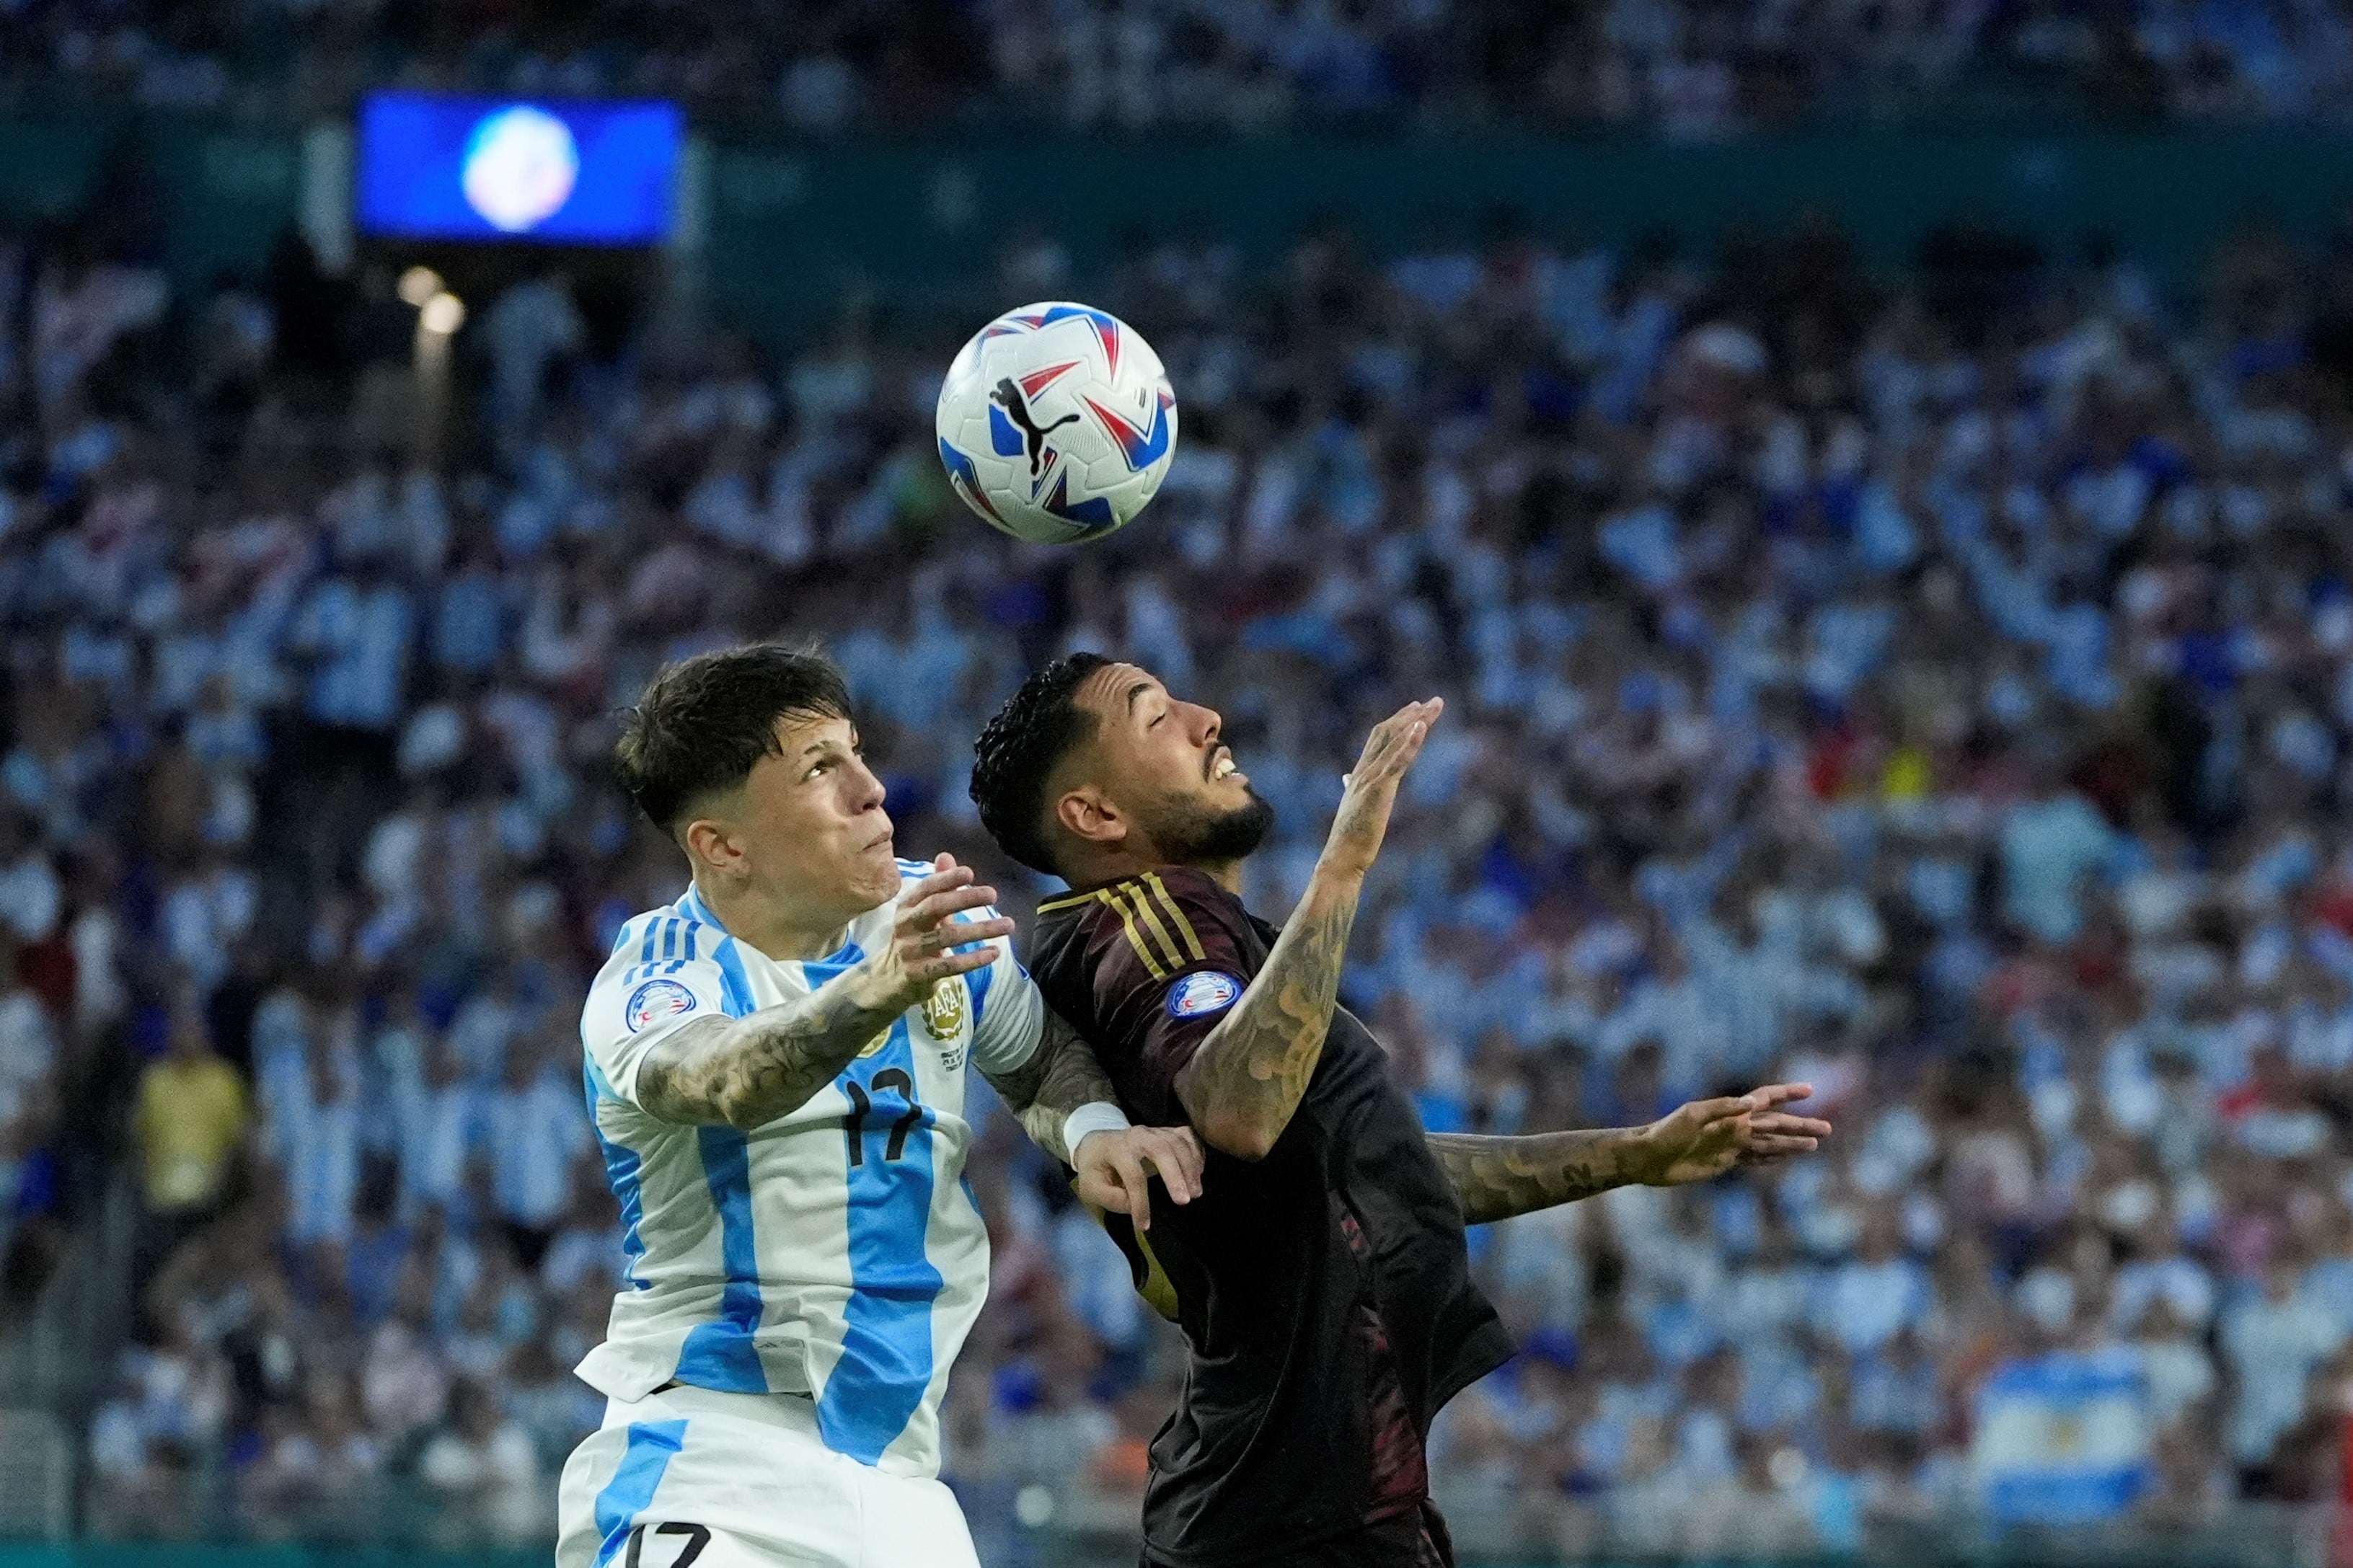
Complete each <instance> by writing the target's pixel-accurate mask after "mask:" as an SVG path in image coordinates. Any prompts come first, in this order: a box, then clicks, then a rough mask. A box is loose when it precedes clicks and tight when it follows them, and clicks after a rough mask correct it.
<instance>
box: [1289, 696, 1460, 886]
mask: <svg viewBox="0 0 2353 1568" xmlns="http://www.w3.org/2000/svg"><path fill="white" fill-rule="evenodd" d="M1444 711H1446V701H1445V699H1443V698H1440V697H1433V698H1431V699H1430V700H1429V701H1427V702H1409V703H1407V704H1406V705H1405V706H1404V707H1402V708H1400V709H1398V710H1397V711H1396V712H1394V713H1392V714H1390V715H1389V716H1388V718H1386V719H1384V720H1382V721H1380V722H1379V723H1377V724H1376V725H1374V726H1373V732H1372V733H1371V734H1370V735H1368V736H1366V738H1365V750H1364V752H1363V753H1362V754H1361V755H1359V756H1358V757H1357V758H1356V769H1355V771H1353V772H1352V773H1349V774H1348V775H1347V776H1346V777H1345V778H1344V779H1342V780H1341V781H1340V782H1341V783H1342V784H1343V785H1345V789H1344V791H1343V793H1342V794H1341V796H1340V810H1339V813H1338V815H1337V816H1334V817H1333V818H1332V831H1331V833H1330V834H1329V835H1328V836H1327V837H1325V838H1324V854H1323V857H1322V858H1320V859H1319V860H1317V861H1316V863H1315V866H1316V869H1317V870H1319V871H1330V872H1332V873H1334V874H1335V875H1338V876H1344V877H1362V876H1364V875H1365V873H1366V872H1367V871H1369V870H1371V869H1372V868H1373V861H1374V860H1375V859H1376V858H1378V857H1379V855H1380V852H1381V840H1382V838H1383V837H1385V836H1386V835H1387V834H1388V830H1389V808H1390V807H1391V806H1393V805H1396V804H1397V792H1398V784H1399V783H1401V782H1402V781H1403V780H1404V778H1405V771H1406V769H1408V768H1409V767H1411V766H1412V765H1413V760H1414V758H1416V757H1418V756H1419V755H1421V743H1422V742H1423V741H1425V740H1427V739H1429V737H1430V726H1431V725H1433V724H1435V723H1437V722H1438V716H1439V715H1440V713H1443V712H1444Z"/></svg>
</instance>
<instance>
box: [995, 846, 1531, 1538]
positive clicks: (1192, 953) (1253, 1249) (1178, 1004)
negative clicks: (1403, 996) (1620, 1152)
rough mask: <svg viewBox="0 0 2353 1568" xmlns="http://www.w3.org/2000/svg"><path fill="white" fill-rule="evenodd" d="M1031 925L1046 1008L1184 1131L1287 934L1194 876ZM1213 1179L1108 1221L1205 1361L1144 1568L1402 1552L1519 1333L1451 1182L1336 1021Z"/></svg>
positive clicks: (1121, 1083)
mask: <svg viewBox="0 0 2353 1568" xmlns="http://www.w3.org/2000/svg"><path fill="white" fill-rule="evenodd" d="M1038 916H1039V918H1038V921H1037V923H1036V925H1035V927H1034V928H1033V931H1034V945H1033V949H1032V952H1031V953H1030V959H1029V965H1030V970H1031V972H1032V973H1033V974H1034V975H1035V976H1036V978H1037V981H1038V984H1039V986H1040V988H1042V990H1043V991H1044V993H1045V996H1046V1000H1047V1002H1048V1003H1049V1004H1050V1005H1051V1006H1052V1007H1053V1008H1054V1009H1055V1010H1056V1011H1057V1012H1059V1013H1060V1014H1061V1015H1062V1016H1063V1017H1065V1018H1067V1019H1069V1020H1070V1021H1071V1023H1072V1024H1074V1025H1076V1026H1078V1028H1079V1030H1080V1031H1081V1032H1082V1034H1084V1035H1085V1036H1086V1037H1087V1039H1088V1040H1089V1042H1090V1043H1092V1045H1093V1047H1094V1050H1095V1055H1096V1056H1097V1058H1100V1059H1101V1061H1102V1062H1103V1068H1104V1070H1105V1071H1107V1072H1108V1073H1109V1074H1110V1075H1111V1079H1112V1082H1113V1086H1114V1087H1115V1088H1116V1089H1118V1091H1119V1097H1120V1101H1121V1104H1122V1105H1123V1106H1124V1108H1125V1110H1126V1111H1127V1113H1128V1115H1129V1116H1130V1117H1132V1118H1134V1120H1136V1121H1140V1122H1151V1123H1157V1124H1161V1125H1175V1124H1176V1123H1179V1122H1182V1121H1184V1120H1185V1111H1184V1108H1183V1107H1182V1106H1181V1105H1179V1104H1178V1103H1177V1099H1176V1075H1177V1073H1178V1071H1179V1070H1181V1069H1182V1068H1183V1067H1184V1066H1185V1064H1186V1063H1187V1061H1189V1060H1190V1059H1191V1058H1192V1055H1193V1052H1194V1051H1195V1050H1197V1049H1198V1048H1199V1047H1200V1044H1201V1042H1202V1041H1203V1040H1204V1039H1205V1038H1207V1037H1208V1034H1209V1032H1210V1030H1212V1029H1214V1028H1215V1027H1216V1026H1217V1025H1218V1023H1219V1020H1220V1019H1222V1018H1223V1017H1225V1016H1226V1015H1227V1013H1228V1012H1229V1011H1230V1010H1231V1008H1232V1007H1233V1005H1235V1004H1236V1003H1237V1002H1239V1001H1240V999H1241V995H1242V992H1243V990H1244V988H1245V987H1246V986H1247V985H1248V984H1250V980H1251V978H1252V977H1253V976H1255V975H1256V974H1257V973H1258V972H1259V969H1260V967H1261V965H1262V964H1264V963H1265V962H1266V955H1267V952H1268V949H1269V948H1270V947H1271V945H1272V944H1273V942H1274V938H1275V935H1276V932H1275V931H1274V928H1272V927H1271V926H1269V925H1267V924H1266V923H1265V922H1264V921H1259V920H1256V919H1254V918H1253V917H1252V916H1251V915H1250V913H1249V911H1248V910H1245V909H1243V907H1242V904H1241V901H1240V900H1239V899H1237V898H1235V897H1234V896H1233V895H1232V894H1230V893H1229V892H1227V891H1226V890H1225V889H1223V888H1221V887H1219V885H1218V884H1217V883H1216V882H1215V881H1214V880H1212V879H1210V878H1209V877H1208V876H1207V875H1205V874H1203V873H1201V872H1199V871H1195V870H1190V869H1187V868H1166V869H1164V870H1161V871H1159V872H1156V873H1152V874H1147V875H1145V876H1143V877H1138V878H1134V879H1128V880H1125V881H1122V882H1115V883H1113V884H1111V885H1110V886H1108V887H1103V888H1097V889H1091V890H1089V891H1086V892H1082V893H1077V894H1073V895H1071V896H1070V897H1068V898H1063V899H1056V900H1049V901H1048V902H1046V903H1044V904H1042V905H1040V906H1039V910H1038ZM1202 1186H1203V1191H1202V1195H1201V1196H1200V1197H1199V1198H1198V1199H1197V1200H1196V1201H1195V1202H1193V1203H1192V1204H1189V1205H1186V1206H1185V1207H1182V1208H1179V1207H1176V1205H1171V1204H1168V1203H1166V1202H1165V1201H1164V1202H1163V1203H1162V1204H1160V1205H1158V1206H1157V1207H1155V1209H1154V1210H1153V1214H1152V1229H1151V1233H1150V1235H1149V1237H1145V1238H1139V1237H1137V1236H1136V1235H1135V1233H1134V1230H1133V1228H1132V1227H1130V1226H1128V1225H1127V1224H1126V1222H1125V1221H1124V1219H1123V1218H1121V1217H1120V1216H1117V1215H1113V1216H1112V1217H1111V1219H1110V1221H1109V1225H1110V1228H1111V1231H1112V1234H1113V1237H1115V1238H1116V1239H1117V1240H1118V1241H1119V1243H1120V1245H1121V1247H1122V1248H1123V1249H1124V1250H1125V1251H1126V1253H1127V1254H1128V1258H1129V1261H1130V1263H1131V1264H1132V1265H1133V1266H1134V1268H1135V1272H1136V1279H1137V1284H1138V1288H1139V1289H1143V1290H1144V1292H1145V1295H1146V1296H1147V1297H1148V1298H1150V1299H1151V1300H1153V1302H1154V1304H1155V1306H1158V1307H1159V1308H1160V1309H1161V1310H1163V1311H1164V1312H1166V1313H1167V1314H1168V1315H1170V1316H1172V1317H1174V1318H1175V1319H1176V1321H1177V1323H1178V1324H1179V1325H1180V1326H1181V1327H1182V1328H1183V1329H1184V1331H1185V1338H1186V1342H1187V1345H1188V1346H1189V1347H1190V1349H1191V1352H1192V1353H1191V1364H1190V1366H1189V1367H1188V1368H1187V1377H1186V1380H1185V1391H1184V1395H1183V1398H1182V1401H1181V1403H1180V1404H1179V1405H1178V1406H1177V1409H1176V1413H1175V1414H1174V1415H1172V1416H1170V1418H1169V1420H1168V1424H1167V1425H1166V1426H1164V1427H1162V1428H1161V1431H1160V1434H1159V1436H1157V1437H1156V1438H1155V1439H1154V1442H1153V1445H1152V1477H1151V1481H1150V1483H1149V1485H1148V1487H1147V1489H1146V1490H1145V1501H1144V1531H1145V1561H1146V1562H1147V1563H1157V1564H1166V1565H1167V1568H1229V1565H1232V1564H1240V1563H1257V1562H1262V1561H1266V1560H1269V1559H1272V1558H1276V1557H1280V1556H1282V1555H1285V1554H1286V1553H1299V1552H1305V1551H1307V1550H1308V1549H1311V1548H1320V1547H1324V1546H1327V1545H1333V1544H1336V1543H1339V1542H1341V1541H1342V1539H1343V1538H1345V1537H1349V1536H1351V1535H1352V1534H1354V1533H1356V1532H1366V1540H1367V1542H1368V1543H1369V1542H1371V1540H1372V1539H1373V1538H1374V1537H1375V1536H1377V1537H1379V1538H1380V1539H1382V1540H1388V1539H1392V1538H1402V1539H1403V1540H1405V1541H1406V1542H1408V1544H1409V1547H1410V1543H1411V1542H1413V1541H1414V1540H1415V1539H1417V1538H1418V1537H1419V1536H1420V1534H1421V1532H1420V1531H1418V1530H1416V1529H1415V1528H1413V1526H1412V1523H1411V1521H1412V1520H1413V1518H1414V1517H1415V1516H1417V1515H1419V1513H1420V1512H1421V1511H1422V1510H1425V1509H1426V1508H1427V1499H1428V1476H1427V1472H1426V1470H1425V1469H1424V1467H1423V1461H1422V1443H1423V1439H1424V1437H1425V1436H1426V1435H1427V1433H1428V1432H1429V1429H1430V1417H1431V1416H1432V1415H1435V1414H1436V1413H1437V1411H1438V1409H1439V1407H1440V1405H1444V1404H1445V1403H1446V1401H1447V1400H1448V1399H1450V1398H1451V1397H1452V1396H1453V1395H1454V1394H1455V1392H1456V1391H1457V1390H1459V1389H1461V1387H1462V1386H1463V1385H1464V1384H1468V1383H1470V1382H1472V1380H1473V1379H1475V1378H1478V1377H1480V1376H1482V1375H1483V1374H1484V1373H1487V1372H1489V1371H1492V1370H1493V1368H1494V1367H1496V1366H1498V1365H1500V1364H1502V1363H1503V1362H1504V1360H1505V1359H1506V1358H1507V1357H1508V1356H1509V1355H1510V1354H1511V1343H1510V1341H1509V1339H1508V1338H1507V1336H1506V1335H1505V1334H1504V1330H1503V1326H1502V1325H1501V1324H1500V1323H1499V1322H1498V1321H1496V1317H1495V1312H1494V1310H1493V1308H1492V1307H1490V1306H1489V1305H1488V1303H1487V1300H1486V1299H1485V1298H1484V1297H1483V1296H1482V1295H1481V1294H1480V1293H1479V1290H1478V1288H1477V1287H1476V1286H1474V1285H1473V1284H1472V1282H1471V1278H1470V1265H1469V1259H1468V1258H1467V1257H1466V1255H1465V1251H1464V1247H1463V1239H1462V1214H1461V1206H1460V1205H1458V1204H1457V1202H1456V1200H1455V1197H1454V1193H1453V1190H1452V1188H1451V1187H1450V1186H1449V1185H1448V1184H1447V1180H1446V1175H1445V1173H1444V1172H1443V1171H1441V1170H1440V1168H1439V1165H1438V1162H1437V1161H1436V1159H1435V1158H1434V1157H1433V1156H1432V1155H1431V1154H1430V1149H1429V1146H1428V1144H1427V1143H1426V1142H1424V1140H1423V1136H1422V1130H1421V1124H1420V1122H1419V1120H1418V1119H1417V1118H1416V1117H1415V1115H1414V1112H1413V1107H1412V1105H1411V1103H1410V1102H1409V1101H1408V1100H1407V1099H1406V1097H1405V1095H1404V1094H1403V1093H1402V1092H1401V1091H1400V1090H1399V1089H1398V1088H1397V1086H1396V1085H1395V1084H1393V1083H1391V1082H1390V1081H1389V1079H1388V1070H1387V1065H1386V1057H1385V1055H1384V1053H1383V1052H1382V1050H1381V1048H1380V1047H1379V1045H1378V1044H1377V1042H1376V1041H1375V1040H1374V1039H1373V1037H1372V1035H1371V1034H1370V1033H1369V1032H1368V1031H1367V1030H1366V1028H1365V1026H1364V1025H1363V1024H1362V1023H1360V1022H1359V1021H1358V1020H1357V1019H1356V1016H1354V1015H1353V1014H1351V1013H1349V1012H1348V1011H1347V1010H1346V1009H1345V1008H1342V1009H1340V1010H1339V1011H1337V1012H1335V1014H1334V1016H1333V1020H1332V1028H1331V1032H1330V1034H1329V1035H1328V1036H1327V1037H1326V1038H1325V1041H1324V1052H1323V1055H1322V1057H1321V1058H1320V1059H1319V1060H1318V1062H1317V1064H1316V1068H1315V1072H1314V1077H1313V1078H1312V1079H1310V1080H1309V1083H1308V1086H1307V1093H1306V1097H1305V1098H1304V1099H1303V1100H1302V1101H1301V1102H1300V1106H1299V1109H1298V1110H1297V1111H1296V1113H1294V1114H1293V1117H1292V1119H1291V1123H1290V1125H1289V1126H1288V1127H1287V1128H1286V1129H1285V1130H1284V1131H1283V1134H1282V1137H1281V1138H1279V1139H1277V1140H1276V1141H1275V1144H1274V1147H1273V1149H1272V1150H1271V1151H1270V1152H1269V1153H1268V1154H1267V1156H1266V1158H1265V1159H1263V1160H1259V1161H1246V1160H1236V1159H1231V1158H1229V1157H1227V1156H1225V1155H1222V1154H1219V1153H1217V1152H1214V1151H1213V1152H1210V1154H1209V1156H1208V1170H1207V1172H1206V1173H1205V1175H1204V1178H1203V1183H1202ZM1146 1243H1148V1245H1146ZM1399 1526H1403V1527H1404V1528H1403V1529H1402V1530H1400V1529H1399V1528H1398V1527H1399ZM1442 1533H1443V1532H1442V1531H1440V1538H1441V1539H1442ZM1352 1560H1353V1558H1352ZM1366 1560H1367V1561H1374V1560H1383V1561H1385V1560H1386V1558H1385V1557H1380V1556H1379V1554H1376V1556H1375V1557H1367V1558H1366ZM1399 1561H1401V1562H1405V1563H1411V1562H1413V1561H1415V1559H1414V1558H1413V1557H1411V1556H1405V1557H1401V1558H1400V1559H1399Z"/></svg>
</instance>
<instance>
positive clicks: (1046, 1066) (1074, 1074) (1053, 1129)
mask: <svg viewBox="0 0 2353 1568" xmlns="http://www.w3.org/2000/svg"><path fill="white" fill-rule="evenodd" d="M981 1076H982V1077H984V1078H986V1079H988V1082H989V1087H990V1088H992V1089H996V1090H997V1096H998V1098H1000V1099H1002V1100H1004V1101H1005V1107H1006V1109H1007V1110H1010V1111H1012V1112H1013V1115H1014V1118H1015V1119H1016V1120H1017V1121H1019V1122H1020V1123H1021V1130H1022V1131H1024V1132H1027V1133H1029V1141H1030V1142H1032V1143H1035V1144H1037V1145H1038V1147H1039V1148H1040V1149H1043V1150H1044V1151H1046V1152H1047V1153H1049V1154H1051V1155H1052V1156H1054V1158H1055V1159H1057V1160H1060V1162H1062V1163H1064V1164H1065V1165H1067V1164H1069V1163H1071V1152H1070V1151H1069V1150H1068V1149H1065V1148H1063V1147H1062V1124H1063V1123H1064V1122H1065V1121H1069V1120H1070V1115H1071V1111H1073V1110H1077V1109H1078V1108H1079V1107H1081V1106H1082V1105H1093V1104H1095V1103H1097V1102H1102V1103H1103V1104H1107V1105H1116V1104H1118V1103H1119V1095H1118V1093H1117V1091H1115V1090H1114V1089H1113V1088H1112V1086H1111V1079H1109V1078H1107V1077H1105V1076H1104V1074H1103V1068H1102V1066H1101V1065H1100V1064H1099V1063H1097V1062H1096V1060H1095V1054H1094V1052H1093V1051H1092V1050H1090V1049H1089V1048H1088V1047H1087V1043H1086V1042H1085V1041H1084V1040H1082V1039H1081V1038H1079V1032H1078V1030H1076V1029H1074V1028H1072V1027H1071V1026H1070V1025H1069V1024H1067V1023H1065V1022H1064V1021H1063V1019H1062V1016H1061V1015H1060V1014H1059V1013H1057V1012H1055V1011H1054V1010H1053V1009H1052V1008H1051V1007H1049V1008H1047V1009H1046V1030H1045V1033H1044V1035H1043V1036H1041V1037H1039V1041H1038V1049H1037V1051H1036V1052H1035V1053H1034V1054H1033V1055H1032V1056H1031V1057H1030V1058H1029V1060H1028V1061H1026V1062H1024V1063H1022V1064H1021V1065H1020V1066H1019V1067H1018V1068H1014V1070H1013V1071H1011V1072H1009V1073H1006V1074H1004V1075H1003V1076H1001V1077H1000V1076H999V1075H997V1074H996V1073H992V1072H986V1071H984V1072H983V1073H982V1074H981Z"/></svg>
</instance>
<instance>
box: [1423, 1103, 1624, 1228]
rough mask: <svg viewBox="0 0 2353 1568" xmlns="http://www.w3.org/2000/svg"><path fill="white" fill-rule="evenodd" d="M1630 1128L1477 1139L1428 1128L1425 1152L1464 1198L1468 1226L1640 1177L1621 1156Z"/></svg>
mask: <svg viewBox="0 0 2353 1568" xmlns="http://www.w3.org/2000/svg"><path fill="white" fill-rule="evenodd" d="M1633 1136H1634V1130H1633V1129H1630V1128H1624V1127H1604V1128H1598V1129H1595V1130H1593V1131H1581V1132H1537V1133H1533V1134H1530V1135H1528V1136H1525V1137H1520V1138H1482V1137H1478V1136H1475V1135H1472V1134H1471V1133H1466V1132H1432V1133H1430V1134H1429V1135H1428V1137H1429V1141H1430V1152H1431V1153H1433V1154H1435V1155H1437V1156H1438V1163H1440V1165H1442V1166H1444V1167H1445V1168H1446V1179H1447V1180H1448V1181H1450V1182H1451V1183H1452V1184H1454V1193H1455V1195H1456V1196H1457V1197H1459V1198H1461V1200H1462V1217H1463V1219H1464V1221H1466V1222H1467V1223H1469V1224H1471V1225H1483V1224H1485V1223H1486V1222H1487V1221H1489V1220H1497V1219H1509V1218H1511V1217H1512V1215H1520V1214H1528V1213H1532V1212H1533V1211H1535V1210H1536V1209H1548V1208H1550V1207H1552V1206H1553V1205H1555V1204H1573V1203H1575V1202H1576V1201H1577V1199H1579V1198H1589V1197H1591V1196H1593V1195H1594V1194H1596V1193H1606V1192H1608V1191H1609V1189H1610V1188H1612V1187H1622V1186H1625V1185H1627V1184H1629V1183H1631V1182H1634V1181H1637V1180H1639V1179H1640V1177H1639V1176H1638V1175H1637V1174H1636V1173H1635V1171H1634V1169H1633V1162H1631V1161H1630V1160H1629V1159H1627V1157H1626V1155H1627V1152H1628V1150H1629V1149H1630V1146H1631V1145H1630V1142H1629V1141H1630V1139H1632V1138H1633Z"/></svg>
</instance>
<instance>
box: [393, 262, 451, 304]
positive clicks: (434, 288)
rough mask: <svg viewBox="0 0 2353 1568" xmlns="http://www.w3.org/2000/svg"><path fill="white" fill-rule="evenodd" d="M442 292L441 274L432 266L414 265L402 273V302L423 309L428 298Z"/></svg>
mask: <svg viewBox="0 0 2353 1568" xmlns="http://www.w3.org/2000/svg"><path fill="white" fill-rule="evenodd" d="M439 292H441V274H439V273H438V272H436V271H434V270H433V268H430V267H412V268H409V269H408V270H407V271H406V272H404V273H402V274H401V275H400V299H401V302H402V303H403V304H405V305H408V306H410V307H412V308H416V309H422V308H423V307H424V304H425V302H426V301H427V300H430V299H432V298H433V296H434V295H436V294H438V293H439Z"/></svg>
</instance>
